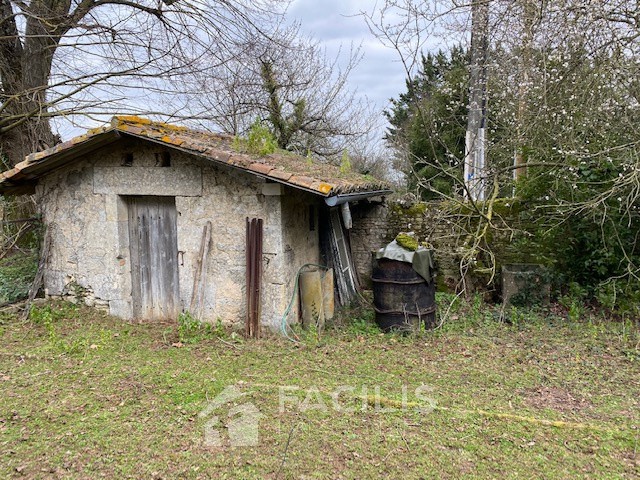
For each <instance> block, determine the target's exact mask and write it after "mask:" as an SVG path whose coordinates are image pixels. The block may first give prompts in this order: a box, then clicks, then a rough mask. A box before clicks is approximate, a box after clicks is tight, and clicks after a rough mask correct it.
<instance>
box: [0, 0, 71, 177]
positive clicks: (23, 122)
mask: <svg viewBox="0 0 640 480" xmlns="http://www.w3.org/2000/svg"><path fill="white" fill-rule="evenodd" d="M69 7H70V2H69V1H65V0H63V1H58V0H44V1H42V0H41V1H32V2H31V4H30V5H29V9H30V11H29V15H28V17H27V23H26V26H25V35H24V40H23V41H22V42H21V40H20V36H19V33H18V28H17V24H16V16H15V15H14V11H13V8H12V5H11V2H10V1H9V0H0V17H1V18H0V25H1V26H0V35H2V38H1V39H0V76H1V80H2V106H1V109H0V148H1V149H2V150H1V152H0V153H1V155H2V158H1V160H2V163H3V164H4V168H3V169H6V168H10V167H12V166H14V165H15V164H16V163H18V162H21V161H22V160H23V159H24V157H25V156H26V155H27V154H29V153H30V152H33V151H37V150H42V149H44V148H49V147H52V146H53V145H54V144H55V143H56V137H55V136H54V135H53V132H52V131H51V126H50V124H49V115H48V107H47V86H48V82H49V76H50V74H51V65H52V62H53V54H54V52H55V49H56V47H57V45H58V42H59V41H60V38H61V36H62V34H63V33H64V31H65V30H66V28H67V27H66V22H65V21H64V18H65V15H66V14H67V13H68V10H69Z"/></svg>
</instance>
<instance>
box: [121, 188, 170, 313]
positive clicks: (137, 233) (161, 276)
mask: <svg viewBox="0 0 640 480" xmlns="http://www.w3.org/2000/svg"><path fill="white" fill-rule="evenodd" d="M128 208H129V248H130V251H131V281H132V292H131V293H132V297H133V314H134V316H135V318H139V319H145V320H170V319H175V318H176V317H177V316H178V313H179V310H180V309H179V305H180V301H179V295H180V294H179V288H178V234H177V211H176V202H175V198H174V197H146V196H140V197H128Z"/></svg>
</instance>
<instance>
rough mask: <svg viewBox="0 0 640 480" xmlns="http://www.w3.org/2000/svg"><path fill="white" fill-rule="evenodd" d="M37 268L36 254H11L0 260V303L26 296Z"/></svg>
mask: <svg viewBox="0 0 640 480" xmlns="http://www.w3.org/2000/svg"><path fill="white" fill-rule="evenodd" d="M37 270H38V254H37V253H36V252H31V253H28V254H24V255H23V254H19V255H12V256H10V257H6V258H3V259H2V260H0V303H11V302H15V301H17V300H21V299H24V298H26V297H27V295H28V294H29V288H30V287H31V284H32V283H33V279H34V278H35V276H36V271H37Z"/></svg>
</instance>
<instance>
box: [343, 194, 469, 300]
mask: <svg viewBox="0 0 640 480" xmlns="http://www.w3.org/2000/svg"><path fill="white" fill-rule="evenodd" d="M351 210H352V216H353V228H352V229H351V232H350V237H351V250H352V252H353V257H354V262H355V264H356V269H357V271H358V275H359V278H360V281H361V283H362V285H364V286H365V287H366V288H370V287H371V268H372V254H373V252H376V251H377V250H379V249H380V248H382V247H384V246H385V245H387V244H388V243H389V242H391V241H392V240H393V239H394V238H395V237H396V235H398V233H400V232H415V234H416V235H417V237H418V239H419V240H420V241H426V242H428V243H430V244H431V245H432V246H433V247H434V249H435V255H436V262H437V264H438V275H437V281H438V283H441V285H442V286H445V285H446V286H447V287H453V286H455V284H456V283H457V281H458V278H459V276H460V275H459V272H458V267H457V258H456V255H455V252H456V249H457V248H458V246H459V244H460V242H461V239H459V238H458V236H457V235H456V234H455V233H454V232H453V230H452V229H451V227H450V226H448V225H447V223H446V221H443V220H442V219H441V218H440V217H439V215H438V203H436V202H431V203H425V202H420V203H412V202H403V201H386V202H384V203H380V202H377V203H367V202H361V203H360V204H357V205H355V206H354V207H352V209H351Z"/></svg>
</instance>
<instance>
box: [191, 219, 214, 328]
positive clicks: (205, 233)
mask: <svg viewBox="0 0 640 480" xmlns="http://www.w3.org/2000/svg"><path fill="white" fill-rule="evenodd" d="M210 247H211V222H207V223H206V224H205V226H204V227H203V229H202V241H201V242H200V253H199V255H198V260H197V261H196V269H195V273H194V275H193V292H192V294H191V303H190V305H189V311H190V312H191V314H192V315H195V316H196V318H200V316H201V314H202V306H203V305H202V304H203V302H204V291H205V284H206V280H207V260H208V257H209V249H210Z"/></svg>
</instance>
